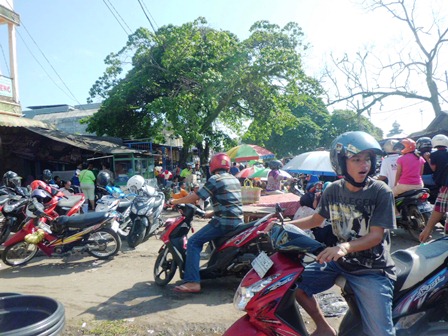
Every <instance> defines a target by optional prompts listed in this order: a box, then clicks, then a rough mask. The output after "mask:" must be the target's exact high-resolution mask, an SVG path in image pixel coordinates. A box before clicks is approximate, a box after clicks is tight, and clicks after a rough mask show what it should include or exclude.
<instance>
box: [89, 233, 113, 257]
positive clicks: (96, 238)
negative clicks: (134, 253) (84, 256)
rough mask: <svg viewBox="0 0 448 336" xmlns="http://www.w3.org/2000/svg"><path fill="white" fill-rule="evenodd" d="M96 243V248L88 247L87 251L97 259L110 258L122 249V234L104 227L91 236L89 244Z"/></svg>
mask: <svg viewBox="0 0 448 336" xmlns="http://www.w3.org/2000/svg"><path fill="white" fill-rule="evenodd" d="M92 242H95V243H96V246H95V247H94V249H90V248H89V249H88V250H87V253H88V254H90V255H91V256H92V257H95V258H97V259H101V260H104V259H109V258H110V257H113V256H115V255H116V254H117V253H118V252H119V251H120V250H121V238H120V236H119V235H118V234H117V233H116V232H115V231H114V230H112V229H110V228H102V229H100V230H98V231H95V232H93V233H91V234H90V236H89V245H90V244H92Z"/></svg>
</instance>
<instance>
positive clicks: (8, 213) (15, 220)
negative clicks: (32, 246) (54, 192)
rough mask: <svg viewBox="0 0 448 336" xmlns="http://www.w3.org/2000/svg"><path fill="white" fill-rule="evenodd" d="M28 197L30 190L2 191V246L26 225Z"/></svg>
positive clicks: (0, 226) (0, 206) (0, 223)
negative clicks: (13, 233)
mask: <svg viewBox="0 0 448 336" xmlns="http://www.w3.org/2000/svg"><path fill="white" fill-rule="evenodd" d="M27 195H29V192H28V190H27V189H26V188H22V187H16V188H9V187H3V188H1V189H0V216H1V218H0V244H2V243H3V242H5V241H6V239H8V237H9V235H10V234H11V233H12V232H17V231H19V230H20V229H21V228H22V225H23V224H24V223H25V218H26V216H25V206H26V202H27Z"/></svg>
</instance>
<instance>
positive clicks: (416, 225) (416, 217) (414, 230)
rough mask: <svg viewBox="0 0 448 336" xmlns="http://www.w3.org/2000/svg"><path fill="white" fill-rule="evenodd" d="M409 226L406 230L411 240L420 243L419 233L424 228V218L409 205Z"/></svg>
mask: <svg viewBox="0 0 448 336" xmlns="http://www.w3.org/2000/svg"><path fill="white" fill-rule="evenodd" d="M408 217H409V225H408V226H407V229H408V231H409V233H410V234H411V236H412V239H414V240H416V241H420V239H419V236H420V233H421V232H422V231H423V229H424V228H425V224H426V221H425V218H424V217H423V215H422V213H421V212H420V211H419V210H418V208H417V207H416V206H415V205H410V206H409V209H408Z"/></svg>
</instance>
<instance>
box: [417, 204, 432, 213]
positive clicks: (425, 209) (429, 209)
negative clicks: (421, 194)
mask: <svg viewBox="0 0 448 336" xmlns="http://www.w3.org/2000/svg"><path fill="white" fill-rule="evenodd" d="M418 210H419V211H420V212H421V213H423V212H432V205H431V204H429V203H424V204H421V205H419V206H418Z"/></svg>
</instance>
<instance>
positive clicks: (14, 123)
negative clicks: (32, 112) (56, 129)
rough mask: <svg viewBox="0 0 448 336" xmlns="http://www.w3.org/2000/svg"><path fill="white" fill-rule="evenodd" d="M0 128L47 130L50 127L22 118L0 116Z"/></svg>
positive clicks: (37, 121)
mask: <svg viewBox="0 0 448 336" xmlns="http://www.w3.org/2000/svg"><path fill="white" fill-rule="evenodd" d="M0 126H5V127H40V128H43V129H49V128H51V126H49V125H48V124H46V123H44V122H42V121H39V120H33V119H28V118H23V117H18V116H17V117H16V116H12V115H5V114H0Z"/></svg>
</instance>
